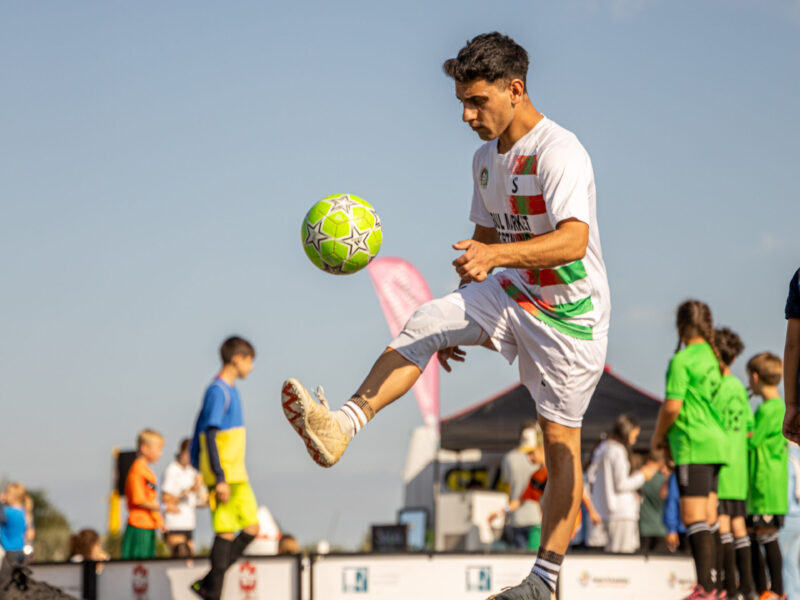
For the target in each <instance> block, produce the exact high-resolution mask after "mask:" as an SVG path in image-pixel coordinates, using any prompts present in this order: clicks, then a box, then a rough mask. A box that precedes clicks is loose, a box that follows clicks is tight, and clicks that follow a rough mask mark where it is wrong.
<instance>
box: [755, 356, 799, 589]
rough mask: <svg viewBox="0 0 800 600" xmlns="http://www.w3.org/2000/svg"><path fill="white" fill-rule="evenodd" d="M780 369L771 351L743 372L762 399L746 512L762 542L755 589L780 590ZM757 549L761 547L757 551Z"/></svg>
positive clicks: (784, 448)
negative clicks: (764, 561) (763, 556)
mask: <svg viewBox="0 0 800 600" xmlns="http://www.w3.org/2000/svg"><path fill="white" fill-rule="evenodd" d="M782 375H783V361H782V360H781V359H780V358H778V357H777V356H775V355H774V354H772V353H770V352H762V353H760V354H756V355H755V356H754V357H753V358H751V359H750V360H749V361H748V362H747V376H748V378H749V380H750V389H751V390H752V392H753V393H754V394H756V395H758V396H761V398H763V399H764V402H763V404H761V406H759V407H758V409H757V410H756V416H755V425H754V427H753V433H752V435H751V437H750V438H749V440H748V447H749V470H750V476H749V487H748V494H747V512H748V514H749V515H750V518H749V521H750V522H749V525H750V527H751V530H752V532H753V533H754V534H755V536H756V539H757V540H758V544H759V545H761V546H763V547H764V551H765V554H766V558H767V567H768V569H769V578H770V582H771V585H770V586H769V588H767V583H766V577H765V575H766V574H765V573H763V564H761V562H760V561H758V569H757V570H756V572H755V573H754V575H755V577H756V585H757V587H758V588H759V589H758V592H759V593H760V594H764V593H766V592H767V590H768V589H769V590H771V591H772V594H773V595H772V596H769V595H767V596H764V595H762V598H780V597H781V596H782V594H783V574H782V560H783V559H782V557H781V550H780V546H778V529H780V527H781V526H782V525H783V518H784V515H786V511H787V509H788V491H787V488H788V485H789V464H788V461H789V447H788V444H787V442H786V438H784V437H783V431H782V430H783V417H784V413H785V412H786V407H785V406H784V403H783V399H781V397H780V395H779V394H778V384H779V383H780V381H781V377H782ZM758 554H759V555H760V553H758Z"/></svg>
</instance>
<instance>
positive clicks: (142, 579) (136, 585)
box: [131, 565, 149, 600]
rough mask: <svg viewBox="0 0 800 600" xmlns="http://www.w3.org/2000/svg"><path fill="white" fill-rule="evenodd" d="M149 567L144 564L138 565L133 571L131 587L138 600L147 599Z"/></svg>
mask: <svg viewBox="0 0 800 600" xmlns="http://www.w3.org/2000/svg"><path fill="white" fill-rule="evenodd" d="M148 587H149V584H148V581H147V568H146V567H145V566H144V565H136V566H135V567H133V571H132V572H131V589H132V590H133V597H134V598H136V600H147V588H148Z"/></svg>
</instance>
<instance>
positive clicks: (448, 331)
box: [389, 298, 488, 369]
mask: <svg viewBox="0 0 800 600" xmlns="http://www.w3.org/2000/svg"><path fill="white" fill-rule="evenodd" d="M487 339H488V336H487V335H486V334H485V333H484V332H483V330H482V329H481V327H480V326H479V325H478V324H477V323H476V322H475V321H474V320H473V319H471V318H470V317H468V316H467V315H466V313H465V312H464V309H463V308H461V307H459V306H457V305H455V304H453V303H452V302H449V301H448V300H444V299H443V298H438V299H436V300H431V301H430V302H426V303H425V304H423V305H422V306H420V307H419V308H417V310H415V311H414V313H413V314H412V315H411V317H410V318H409V319H408V321H407V322H406V324H405V326H404V327H403V330H402V331H401V332H400V334H399V335H398V336H397V337H396V338H395V339H394V340H392V342H391V343H390V344H389V347H390V348H392V349H394V350H396V351H397V352H399V353H400V354H401V355H402V356H403V357H405V358H407V359H408V360H410V361H411V362H413V363H414V364H415V365H417V366H418V367H419V368H420V369H424V368H425V366H427V364H428V361H429V360H430V358H431V356H433V355H434V354H435V353H436V352H438V351H439V350H442V349H444V348H450V347H452V346H460V345H465V346H466V345H477V344H481V343H483V342H485V341H486V340H487Z"/></svg>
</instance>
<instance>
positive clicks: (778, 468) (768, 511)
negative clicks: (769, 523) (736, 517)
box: [747, 398, 789, 515]
mask: <svg viewBox="0 0 800 600" xmlns="http://www.w3.org/2000/svg"><path fill="white" fill-rule="evenodd" d="M785 412H786V406H785V405H784V403H783V399H782V398H770V399H769V400H767V401H766V402H764V404H762V405H761V406H759V407H758V409H757V410H756V418H755V426H754V427H753V437H751V438H750V439H749V440H748V446H749V448H750V460H749V469H750V487H749V490H748V496H747V512H748V513H750V514H751V515H785V514H786V511H787V510H788V508H789V506H788V505H789V497H788V493H787V489H788V485H789V464H788V462H789V445H788V444H787V442H786V438H784V437H783V415H784V413H785Z"/></svg>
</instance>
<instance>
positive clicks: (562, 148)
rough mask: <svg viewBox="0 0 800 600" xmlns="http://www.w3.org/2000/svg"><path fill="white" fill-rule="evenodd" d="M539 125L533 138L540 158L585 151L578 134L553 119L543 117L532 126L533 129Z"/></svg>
mask: <svg viewBox="0 0 800 600" xmlns="http://www.w3.org/2000/svg"><path fill="white" fill-rule="evenodd" d="M539 127H542V129H541V131H540V132H539V133H538V135H537V136H536V138H535V139H536V142H537V146H538V148H539V157H540V160H541V159H543V158H545V159H546V158H548V157H558V156H559V155H566V154H569V153H575V152H579V153H581V154H583V153H584V152H585V149H584V147H583V144H581V142H580V140H579V139H578V136H577V135H575V134H574V133H572V132H571V131H570V130H569V129H566V128H564V127H562V126H561V125H559V124H558V123H556V122H555V121H552V120H550V119H545V120H544V121H542V122H541V123H539V125H537V126H536V127H535V128H534V131H536V129H537V128H539Z"/></svg>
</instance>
